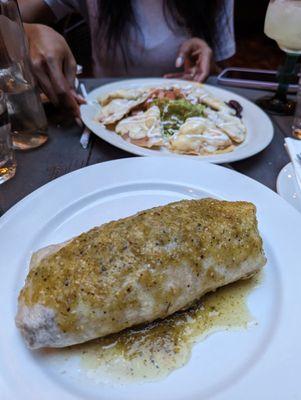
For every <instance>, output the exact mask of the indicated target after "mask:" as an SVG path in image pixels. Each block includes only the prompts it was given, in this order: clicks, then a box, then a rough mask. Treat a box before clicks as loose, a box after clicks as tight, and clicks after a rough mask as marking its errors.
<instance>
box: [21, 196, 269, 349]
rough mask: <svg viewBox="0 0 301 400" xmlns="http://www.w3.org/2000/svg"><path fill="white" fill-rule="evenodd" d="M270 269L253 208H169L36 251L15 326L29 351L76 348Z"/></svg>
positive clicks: (208, 203) (203, 204)
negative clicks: (72, 346) (47, 348)
mask: <svg viewBox="0 0 301 400" xmlns="http://www.w3.org/2000/svg"><path fill="white" fill-rule="evenodd" d="M265 262H266V258H265V256H264V251H263V247H262V239H261V237H260V235H259V232H258V227H257V220H256V208H255V206H254V205H253V204H251V203H248V202H227V201H220V200H215V199H201V200H183V201H179V202H175V203H170V204H168V205H165V206H161V207H156V208H152V209H149V210H146V211H142V212H139V213H138V214H136V215H133V216H130V217H128V218H124V219H120V220H117V221H112V222H109V223H106V224H104V225H102V226H99V227H95V228H93V229H91V230H89V231H88V232H85V233H82V234H81V235H79V236H77V237H75V238H73V239H70V240H69V241H67V242H65V243H60V244H55V245H51V246H49V247H47V248H44V249H42V250H39V251H38V252H36V253H35V254H34V255H33V256H32V259H31V262H30V271H29V273H28V276H27V278H26V282H25V285H24V287H23V289H22V290H21V292H20V295H19V299H18V312H17V316H16V324H17V327H18V328H19V329H20V331H21V333H22V335H23V337H24V339H25V341H26V343H27V345H28V347H29V348H31V349H37V348H41V347H64V346H69V345H74V344H77V343H82V342H85V341H88V340H91V339H94V338H98V337H102V336H105V335H108V334H112V333H116V332H119V331H121V330H123V329H126V328H129V327H132V326H135V325H139V324H145V323H149V322H152V321H154V320H156V319H162V318H165V317H167V316H169V315H171V314H173V313H175V312H176V311H179V310H182V309H186V308H188V307H190V306H191V305H192V304H193V303H194V302H195V301H197V300H199V299H200V297H201V296H203V295H204V294H205V293H207V292H210V291H214V290H216V289H217V288H219V287H220V286H223V285H227V284H229V283H231V282H234V281H237V280H239V279H245V278H248V277H250V276H252V275H253V274H254V273H256V272H257V271H258V270H259V269H260V268H262V267H263V266H264V264H265Z"/></svg>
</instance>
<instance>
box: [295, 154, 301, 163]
mask: <svg viewBox="0 0 301 400" xmlns="http://www.w3.org/2000/svg"><path fill="white" fill-rule="evenodd" d="M296 156H297V158H298V160H299V161H300V162H301V153H297V154H296Z"/></svg>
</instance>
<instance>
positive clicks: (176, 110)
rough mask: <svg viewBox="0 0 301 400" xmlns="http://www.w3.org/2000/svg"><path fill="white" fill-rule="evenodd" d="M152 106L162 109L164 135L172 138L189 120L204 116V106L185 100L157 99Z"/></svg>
mask: <svg viewBox="0 0 301 400" xmlns="http://www.w3.org/2000/svg"><path fill="white" fill-rule="evenodd" d="M152 105H156V106H158V107H159V109H160V114H161V121H162V124H163V130H164V135H166V136H172V135H173V134H174V133H175V132H177V131H178V130H179V128H180V126H181V125H182V124H183V123H184V122H185V121H186V119H187V118H190V117H203V116H204V106H203V105H202V104H192V103H190V101H188V100H185V99H178V100H169V99H166V98H165V99H155V100H154V101H153V102H152Z"/></svg>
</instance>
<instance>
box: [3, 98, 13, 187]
mask: <svg viewBox="0 0 301 400" xmlns="http://www.w3.org/2000/svg"><path fill="white" fill-rule="evenodd" d="M16 166H17V164H16V159H15V154H14V151H13V147H12V136H11V125H10V122H9V117H8V112H7V107H6V100H5V95H4V92H3V91H1V90H0V184H2V183H3V182H5V181H7V180H8V179H10V178H12V177H13V176H14V175H15V173H16Z"/></svg>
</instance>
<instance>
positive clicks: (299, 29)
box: [257, 0, 301, 115]
mask: <svg viewBox="0 0 301 400" xmlns="http://www.w3.org/2000/svg"><path fill="white" fill-rule="evenodd" d="M264 33H265V34H266V35H267V36H269V37H270V38H271V39H274V40H276V42H277V44H278V46H279V47H280V49H281V50H283V51H284V52H285V53H286V60H285V63H284V65H283V66H281V67H280V68H279V70H278V82H279V84H278V88H277V91H276V93H275V95H274V96H265V97H263V98H261V99H259V100H258V101H257V104H258V105H259V106H260V107H262V108H264V109H265V110H267V111H270V112H271V113H274V114H279V115H291V114H293V113H294V109H295V102H294V101H292V100H289V99H288V98H287V89H288V85H289V83H290V82H291V81H292V79H293V78H294V77H295V76H296V75H297V73H298V69H297V60H298V58H299V56H300V55H301V0H270V2H269V5H268V9H267V12H266V17H265V24H264Z"/></svg>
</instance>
